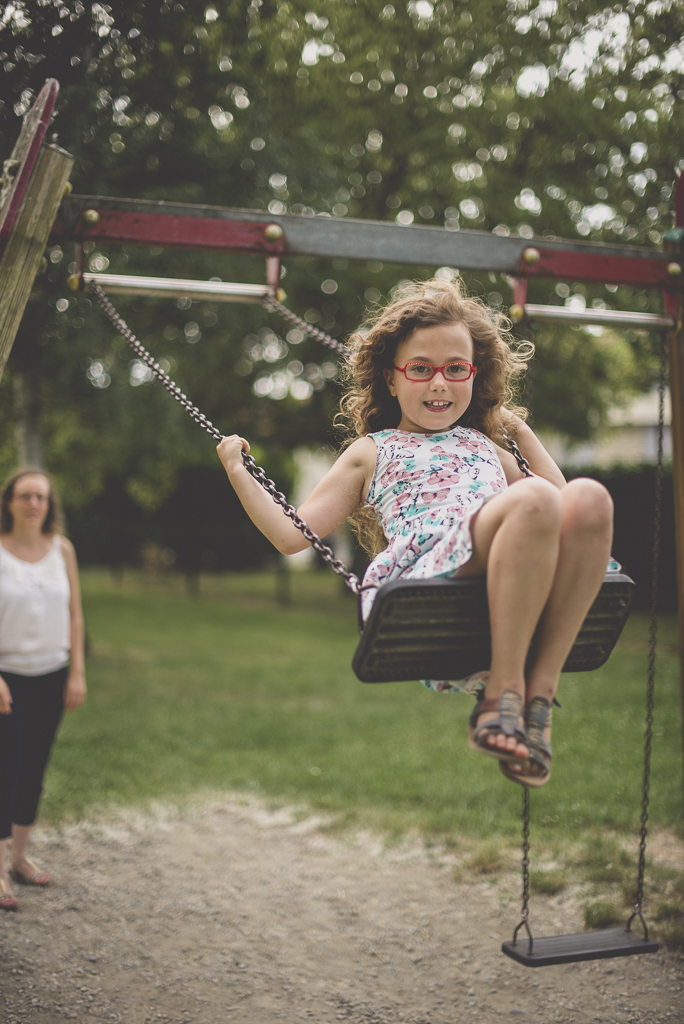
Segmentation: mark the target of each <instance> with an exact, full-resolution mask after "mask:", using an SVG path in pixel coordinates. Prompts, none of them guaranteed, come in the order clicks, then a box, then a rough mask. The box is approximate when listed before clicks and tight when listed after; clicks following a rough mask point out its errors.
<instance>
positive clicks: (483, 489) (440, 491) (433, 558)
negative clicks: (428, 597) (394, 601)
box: [362, 426, 508, 693]
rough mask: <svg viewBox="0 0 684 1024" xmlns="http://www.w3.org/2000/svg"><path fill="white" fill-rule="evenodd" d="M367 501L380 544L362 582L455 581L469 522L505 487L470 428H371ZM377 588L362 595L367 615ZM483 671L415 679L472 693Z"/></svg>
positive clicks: (486, 446) (490, 451) (492, 452)
mask: <svg viewBox="0 0 684 1024" xmlns="http://www.w3.org/2000/svg"><path fill="white" fill-rule="evenodd" d="M370 436H371V437H372V438H373V440H374V442H375V444H376V446H377V450H378V452H377V459H376V463H375V472H374V474H373V479H372V481H371V486H370V489H369V491H368V497H367V498H366V501H367V503H368V504H369V505H370V506H372V507H373V508H374V509H375V511H376V512H377V514H378V518H379V520H380V524H381V526H382V529H383V531H384V533H385V536H386V537H387V540H388V542H389V543H388V546H387V547H386V548H385V550H384V551H381V552H380V554H379V555H377V556H376V558H374V559H373V561H372V562H371V564H370V566H369V567H368V570H367V572H366V574H365V577H364V581H363V582H364V585H368V584H371V585H372V586H374V587H380V586H382V585H383V584H384V583H389V582H390V581H391V580H396V579H421V580H424V579H432V578H433V577H436V576H455V575H456V573H457V572H458V570H459V569H460V568H461V566H463V565H465V563H466V562H467V561H468V559H469V558H470V556H471V554H472V550H473V545H472V539H471V536H470V521H471V519H472V517H473V516H474V515H475V513H476V512H477V511H478V510H479V509H480V508H482V506H483V505H484V504H485V502H487V501H489V500H490V498H493V497H494V496H495V495H496V494H498V493H499V492H500V491H503V490H505V488H506V487H507V486H508V485H507V483H506V477H505V475H504V471H503V467H502V465H501V462H500V461H499V457H498V455H497V453H496V449H495V447H494V445H493V444H492V442H491V441H490V440H489V438H487V437H485V435H484V434H481V433H480V432H479V431H478V430H473V429H472V428H471V427H458V426H457V427H452V428H451V429H449V430H446V431H443V432H441V433H435V434H413V433H409V432H407V431H405V430H398V429H394V430H379V431H377V432H376V433H374V434H371V435H370ZM376 593H377V590H375V589H372V590H367V591H365V592H364V594H363V599H362V600H363V614H364V619H366V618H368V615H369V613H370V609H371V607H372V604H373V601H374V599H375V595H376ZM486 678H487V673H486V671H483V672H477V673H475V675H473V676H469V677H468V678H467V679H461V680H440V681H435V680H423V683H424V684H425V686H427V687H428V688H429V689H432V690H439V691H449V690H451V691H458V690H461V691H465V692H466V693H478V692H479V691H480V690H482V688H483V686H484V683H485V682H486Z"/></svg>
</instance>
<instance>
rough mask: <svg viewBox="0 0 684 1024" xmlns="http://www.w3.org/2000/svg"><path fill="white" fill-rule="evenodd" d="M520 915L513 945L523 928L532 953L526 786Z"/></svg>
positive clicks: (528, 812) (528, 808)
mask: <svg viewBox="0 0 684 1024" xmlns="http://www.w3.org/2000/svg"><path fill="white" fill-rule="evenodd" d="M522 840H523V842H522V851H523V855H522V917H521V918H520V923H519V924H518V926H517V928H516V929H515V931H514V932H513V945H515V943H516V942H517V939H518V932H519V931H520V929H521V928H524V929H525V931H526V932H527V937H528V939H529V945H528V949H527V953H528V956H531V955H532V948H533V946H534V939H533V938H532V932H531V931H530V924H529V916H530V791H529V789H528V788H527V786H524V787H523V795H522Z"/></svg>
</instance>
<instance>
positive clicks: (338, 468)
mask: <svg viewBox="0 0 684 1024" xmlns="http://www.w3.org/2000/svg"><path fill="white" fill-rule="evenodd" d="M216 450H217V452H218V455H219V458H220V460H221V462H222V463H223V466H224V468H225V470H226V473H227V474H228V478H229V480H230V482H231V484H232V485H233V488H234V490H235V493H236V494H237V496H238V498H239V499H240V501H241V502H242V505H243V507H244V509H245V511H246V513H247V515H248V516H249V518H250V519H251V520H252V522H253V523H254V525H255V526H257V527H258V529H259V530H261V532H262V533H263V534H264V536H265V537H267V538H268V539H269V540H270V542H271V543H272V544H273V545H274V546H275V547H276V548H277V549H278V551H280V552H281V553H282V554H284V555H293V554H295V553H296V552H297V551H303V550H304V548H306V547H308V541H307V540H306V539H305V538H304V536H303V534H302V533H301V532H300V531H299V530H298V529H297V527H296V526H294V525H293V523H292V521H291V520H290V519H288V518H287V516H285V515H284V514H283V510H282V509H281V508H279V506H278V505H276V504H275V502H274V501H273V499H272V498H271V496H270V495H269V494H267V493H266V491H265V490H264V489H263V487H261V485H260V484H258V483H257V481H256V480H255V479H254V477H253V476H252V475H251V473H249V472H248V471H247V469H245V466H244V463H243V461H242V452H243V451H245V452H249V442H248V441H246V440H245V438H244V437H240V436H239V435H237V434H233V435H232V436H231V437H224V438H223V440H222V441H221V443H220V444H219V445H217V448H216ZM375 454H376V448H375V443H374V442H373V440H372V439H371V438H369V437H361V438H359V439H358V440H357V441H354V443H353V444H351V445H350V446H349V448H347V449H346V450H345V451H344V452H342V454H341V455H340V457H339V458H338V460H337V462H336V463H335V465H334V466H333V467H332V469H331V470H330V471H329V472H328V473H327V474H326V475H325V477H324V478H323V479H322V480H321V482H320V483H319V484H317V486H316V487H315V488H314V489H313V491H312V492H311V494H310V495H309V497H308V498H307V499H306V501H305V502H304V504H303V505H302V506H301V507H300V508H299V509H298V512H299V515H300V516H301V517H302V519H304V520H305V522H306V523H308V525H309V526H310V527H311V529H312V530H313V531H314V533H317V534H318V535H319V537H325V536H326V534H328V533H331V532H332V530H334V529H336V528H337V527H338V526H339V525H340V524H341V523H343V522H344V521H345V519H347V518H348V516H350V515H351V513H352V512H353V511H354V509H355V508H357V507H358V505H360V503H361V500H362V497H363V495H364V493H365V491H366V489H367V487H368V484H369V483H370V480H371V477H372V475H373V470H374V468H375Z"/></svg>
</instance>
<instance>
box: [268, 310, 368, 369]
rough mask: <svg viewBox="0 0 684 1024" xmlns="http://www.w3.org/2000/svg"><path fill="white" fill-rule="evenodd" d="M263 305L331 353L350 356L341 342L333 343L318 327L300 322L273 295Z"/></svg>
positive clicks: (332, 339)
mask: <svg viewBox="0 0 684 1024" xmlns="http://www.w3.org/2000/svg"><path fill="white" fill-rule="evenodd" d="M264 305H265V306H266V309H268V310H269V312H271V313H278V314H279V316H281V317H282V318H283V320H287V321H288V322H289V323H291V324H294V325H295V327H298V328H299V329H300V330H301V331H303V332H304V333H305V334H310V335H311V337H312V338H315V339H316V341H320V342H322V343H323V344H324V345H327V346H328V348H331V349H332V350H333V352H337V354H338V355H340V356H348V355H349V354H350V352H351V350H350V349H349V348H347V346H346V345H344V344H343V343H342V342H341V341H335V339H334V338H331V336H330V335H329V334H326V333H325V331H322V330H320V328H318V327H314V326H313V324H310V323H308V322H307V321H306V320H302V318H301V317H300V316H297V314H296V313H293V312H292V310H291V309H288V308H287V306H284V305H283V304H282V302H279V301H278V299H276V298H275V296H274V295H265V296H264Z"/></svg>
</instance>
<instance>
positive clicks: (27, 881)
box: [10, 857, 52, 886]
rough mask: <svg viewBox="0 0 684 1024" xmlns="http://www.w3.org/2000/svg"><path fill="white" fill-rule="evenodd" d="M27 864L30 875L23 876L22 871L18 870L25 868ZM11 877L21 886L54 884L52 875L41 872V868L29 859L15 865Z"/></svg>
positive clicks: (26, 858) (25, 858)
mask: <svg viewBox="0 0 684 1024" xmlns="http://www.w3.org/2000/svg"><path fill="white" fill-rule="evenodd" d="M24 864H26V865H28V867H29V868H30V871H29V873H28V874H23V872H21V871H17V868H20V867H23V865H24ZM10 876H11V877H12V878H13V879H14V881H15V882H18V883H19V885H39V886H44V885H50V883H51V882H52V875H48V873H47V872H46V871H41V870H40V868H39V867H38V866H37V865H36V864H34V863H33V861H32V860H29V859H28V857H24V859H23V860H20V861H19V863H18V864H14V865H13V866H12V868H11V870H10Z"/></svg>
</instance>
